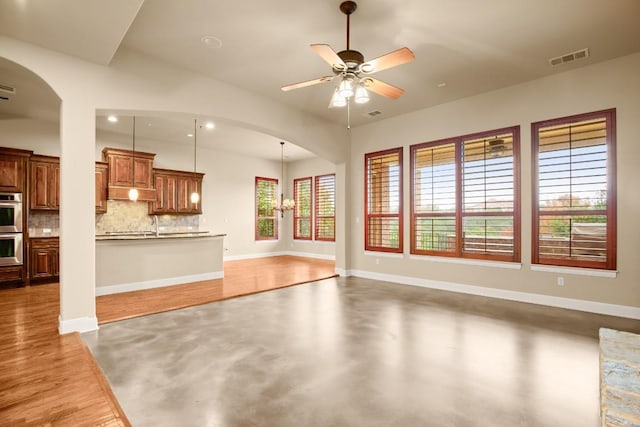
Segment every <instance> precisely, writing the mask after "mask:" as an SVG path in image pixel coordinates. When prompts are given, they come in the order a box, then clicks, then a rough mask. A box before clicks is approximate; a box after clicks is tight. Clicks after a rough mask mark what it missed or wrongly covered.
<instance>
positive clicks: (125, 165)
mask: <svg viewBox="0 0 640 427" xmlns="http://www.w3.org/2000/svg"><path fill="white" fill-rule="evenodd" d="M155 156H156V155H155V154H152V153H144V152H142V151H136V152H135V154H134V152H133V151H130V150H122V149H118V148H105V149H104V150H102V160H103V161H105V162H106V163H107V164H108V170H109V180H108V184H107V194H108V198H109V200H129V190H130V189H131V188H132V187H133V186H134V183H135V187H136V188H137V189H138V201H141V202H153V201H155V200H156V189H155V188H154V182H153V159H154V158H155ZM134 163H135V165H134ZM134 173H135V176H134Z"/></svg>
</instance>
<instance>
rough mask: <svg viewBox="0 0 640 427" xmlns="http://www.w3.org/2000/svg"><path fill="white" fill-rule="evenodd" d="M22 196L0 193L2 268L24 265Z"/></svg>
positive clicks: (0, 264)
mask: <svg viewBox="0 0 640 427" xmlns="http://www.w3.org/2000/svg"><path fill="white" fill-rule="evenodd" d="M22 215H23V211H22V194H21V193H0V266H5V265H22V256H23V252H24V251H23V241H24V237H23V234H22V222H23V221H22Z"/></svg>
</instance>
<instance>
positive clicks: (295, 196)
mask: <svg viewBox="0 0 640 427" xmlns="http://www.w3.org/2000/svg"><path fill="white" fill-rule="evenodd" d="M305 181H308V182H309V216H301V215H298V212H299V211H298V209H299V207H300V205H301V203H300V201H299V200H298V196H299V195H298V186H297V183H298V182H305ZM293 200H294V201H295V207H294V208H293V240H312V239H313V220H314V217H313V209H314V207H313V200H314V198H313V178H312V177H310V176H308V177H304V178H295V179H294V180H293ZM298 219H308V220H309V236H308V237H307V236H300V235H299V234H298V227H296V224H297V223H298Z"/></svg>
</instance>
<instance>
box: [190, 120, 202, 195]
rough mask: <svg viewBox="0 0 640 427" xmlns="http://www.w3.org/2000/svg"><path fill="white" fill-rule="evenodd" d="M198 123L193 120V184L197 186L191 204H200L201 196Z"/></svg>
mask: <svg viewBox="0 0 640 427" xmlns="http://www.w3.org/2000/svg"><path fill="white" fill-rule="evenodd" d="M197 124H198V121H197V119H193V182H194V183H195V184H196V188H194V190H193V193H191V203H194V204H195V203H198V202H199V201H200V194H198V180H197V179H196V160H197V151H196V150H197V149H198V126H197Z"/></svg>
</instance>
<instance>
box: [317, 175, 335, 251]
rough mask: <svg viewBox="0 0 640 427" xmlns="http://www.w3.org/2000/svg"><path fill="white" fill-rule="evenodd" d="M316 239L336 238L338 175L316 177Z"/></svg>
mask: <svg viewBox="0 0 640 427" xmlns="http://www.w3.org/2000/svg"><path fill="white" fill-rule="evenodd" d="M315 181H316V182H315V191H316V192H315V206H316V209H315V239H316V240H322V241H328V242H335V240H336V175H335V174H329V175H320V176H316V178H315Z"/></svg>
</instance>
